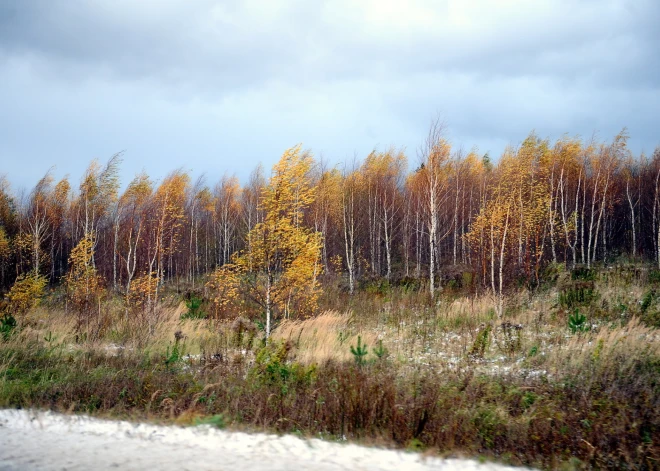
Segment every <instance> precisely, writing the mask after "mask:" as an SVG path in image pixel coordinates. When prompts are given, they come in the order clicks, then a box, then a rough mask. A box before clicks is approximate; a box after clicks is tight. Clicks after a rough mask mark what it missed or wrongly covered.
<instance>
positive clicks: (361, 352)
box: [351, 335, 369, 366]
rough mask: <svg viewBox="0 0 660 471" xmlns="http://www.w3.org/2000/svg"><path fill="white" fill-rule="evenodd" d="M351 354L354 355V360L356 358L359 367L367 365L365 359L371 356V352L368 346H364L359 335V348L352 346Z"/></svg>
mask: <svg viewBox="0 0 660 471" xmlns="http://www.w3.org/2000/svg"><path fill="white" fill-rule="evenodd" d="M351 353H352V354H353V358H355V363H356V364H357V365H358V366H362V365H364V364H365V362H366V360H365V358H364V357H366V356H367V355H368V354H369V350H368V348H367V344H364V345H363V344H362V337H360V336H359V335H358V341H357V347H354V346H353V345H351Z"/></svg>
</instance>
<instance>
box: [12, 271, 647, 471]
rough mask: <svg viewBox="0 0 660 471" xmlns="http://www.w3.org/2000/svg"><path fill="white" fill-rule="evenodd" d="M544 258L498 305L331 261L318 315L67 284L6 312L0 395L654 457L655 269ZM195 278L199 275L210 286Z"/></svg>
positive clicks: (23, 401) (47, 404)
mask: <svg viewBox="0 0 660 471" xmlns="http://www.w3.org/2000/svg"><path fill="white" fill-rule="evenodd" d="M658 275H659V273H658V272H657V271H656V270H654V269H653V268H652V267H650V266H648V265H644V264H639V263H637V264H635V263H629V262H621V263H619V264H612V265H610V266H601V267H598V268H595V269H586V268H578V269H576V270H566V269H564V268H563V267H561V266H551V267H550V268H549V269H548V270H547V271H546V272H545V273H544V278H543V280H544V281H543V283H542V284H541V285H540V286H538V287H536V288H535V289H533V290H530V289H528V288H525V287H520V288H519V289H512V290H511V291H510V292H509V294H508V295H507V296H506V299H505V303H504V311H503V313H502V315H501V316H498V314H497V305H498V299H497V297H494V296H492V295H490V294H489V293H488V292H479V290H477V289H475V287H474V286H473V285H470V284H469V283H466V282H465V281H469V279H468V280H463V281H464V282H463V283H462V282H461V281H456V280H448V281H447V280H445V281H444V282H443V284H442V286H441V287H440V289H439V290H438V292H437V293H436V296H435V298H434V299H430V297H429V296H428V292H427V289H426V286H425V282H424V281H423V280H418V279H412V278H405V279H401V280H398V281H386V280H384V279H370V280H365V281H363V282H362V283H361V284H360V286H359V287H358V289H357V290H356V291H355V292H354V294H353V295H350V294H349V292H348V289H347V287H346V281H345V280H344V279H343V278H341V277H332V276H326V277H325V278H324V279H323V281H322V291H321V296H320V298H319V300H318V303H319V312H320V313H319V314H317V315H315V316H310V317H308V318H306V319H301V318H297V319H286V318H282V319H279V321H278V322H277V323H276V324H275V326H274V330H273V332H272V334H271V336H270V338H269V339H268V340H267V341H266V339H265V332H264V330H263V323H262V322H261V321H260V319H258V318H257V319H255V318H252V319H248V318H245V317H240V316H239V317H237V316H227V317H226V318H217V317H214V316H210V315H209V312H210V308H211V306H212V303H211V302H210V301H209V299H208V297H207V296H208V293H207V289H206V288H204V285H203V283H197V286H198V287H197V288H192V285H190V284H186V283H178V284H174V283H170V284H167V285H166V286H165V287H164V288H163V290H162V291H161V298H160V299H159V303H158V306H157V309H156V311H155V316H156V318H155V320H154V319H153V318H150V319H149V320H148V321H146V320H144V319H143V318H142V317H140V316H136V315H134V313H133V312H130V311H128V310H127V309H126V308H125V306H124V305H123V303H122V299H121V298H119V297H112V296H109V297H107V298H105V299H104V300H103V302H102V303H100V304H99V306H98V310H97V311H96V314H95V315H93V316H90V317H89V318H88V319H87V324H86V325H85V326H84V328H82V329H81V328H80V326H79V325H78V321H77V319H76V316H75V315H73V314H72V313H71V312H67V305H66V302H65V300H66V297H65V296H64V295H63V294H62V292H61V288H57V287H55V288H53V289H51V290H50V291H48V292H47V295H46V296H45V298H44V299H43V301H42V303H41V304H40V305H39V306H38V307H36V308H34V309H32V310H30V311H29V312H28V313H26V314H25V315H24V316H23V317H22V318H20V319H16V325H15V326H14V325H13V323H11V322H9V321H8V320H7V319H8V317H5V318H4V320H3V325H2V329H3V340H2V341H0V405H1V406H2V407H20V408H46V409H52V410H57V411H63V412H70V413H85V414H92V415H97V416H103V417H115V418H129V419H132V420H148V421H155V422H167V423H177V424H181V425H195V424H199V423H210V424H213V425H216V426H218V427H229V428H234V429H236V428H238V429H245V430H253V431H257V430H259V431H263V430H267V431H277V432H280V433H294V434H299V435H301V436H306V437H321V438H324V439H327V440H339V441H343V440H350V441H356V442H360V443H367V444H371V445H384V446H389V447H397V448H406V449H409V450H414V451H421V452H425V453H432V454H438V455H442V456H470V457H474V456H480V457H483V458H485V459H494V460H497V461H500V462H505V463H510V464H516V465H523V464H524V465H531V466H534V467H539V468H544V469H605V468H617V469H657V468H658V466H659V465H660V462H659V461H658V460H659V459H660V440H659V436H660V334H659V332H658V330H657V329H658V327H659V326H660V276H658ZM200 286H201V288H200Z"/></svg>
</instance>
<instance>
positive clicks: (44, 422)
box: [0, 410, 512, 471]
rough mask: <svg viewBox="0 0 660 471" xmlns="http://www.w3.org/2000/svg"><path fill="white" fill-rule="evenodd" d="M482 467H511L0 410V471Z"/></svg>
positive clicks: (486, 469) (317, 442)
mask: <svg viewBox="0 0 660 471" xmlns="http://www.w3.org/2000/svg"><path fill="white" fill-rule="evenodd" d="M55 469H57V470H61V469H67V470H78V469H79V470H88V469H97V470H100V469H122V470H125V469H131V470H137V469H160V470H164V471H168V470H173V471H174V470H176V471H182V470H194V471H201V470H231V471H242V470H248V469H249V470H257V471H259V470H264V471H265V470H268V471H277V470H313V471H326V470H327V471H330V470H393V471H394V470H397V471H398V470H420V471H421V470H443V471H453V470H456V471H458V470H468V471H469V470H481V471H495V470H506V469H512V468H508V467H506V466H501V465H496V464H491V463H483V464H481V463H478V462H476V461H472V460H458V459H437V458H426V459H425V458H424V457H422V456H420V455H418V454H412V453H405V452H400V451H393V450H383V449H377V448H366V447H361V446H357V445H350V444H339V443H330V442H325V441H322V440H302V439H299V438H297V437H293V436H276V435H266V434H247V433H238V432H226V431H221V430H216V429H212V428H210V427H209V426H201V427H186V428H183V427H175V426H157V425H149V424H132V423H129V422H120V421H110V420H99V419H94V418H90V417H86V416H67V415H61V414H55V413H51V412H36V411H25V410H0V470H55Z"/></svg>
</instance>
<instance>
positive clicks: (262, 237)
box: [235, 146, 322, 335]
mask: <svg viewBox="0 0 660 471" xmlns="http://www.w3.org/2000/svg"><path fill="white" fill-rule="evenodd" d="M311 163H312V159H311V156H309V155H307V154H304V153H301V151H300V146H296V147H293V148H291V149H289V150H287V151H286V152H285V153H284V154H283V155H282V158H281V159H280V161H279V162H278V163H277V164H276V165H275V166H274V167H273V175H272V177H271V179H270V182H269V184H268V186H267V187H266V188H264V190H263V193H262V197H261V202H260V204H261V208H262V209H263V210H264V211H265V213H266V215H265V218H264V221H263V222H262V223H259V224H257V225H256V226H255V227H254V228H253V229H252V230H251V231H250V233H249V234H248V240H249V241H250V244H249V251H248V252H243V253H241V254H240V255H239V256H238V257H236V260H235V265H236V267H237V269H238V270H239V271H240V272H245V273H246V276H244V277H243V280H244V281H245V288H246V289H247V291H248V293H247V295H248V297H249V298H250V299H252V300H254V301H255V302H256V303H257V304H258V305H260V306H261V307H262V308H264V310H265V311H266V335H269V334H270V322H271V317H273V316H275V315H276V314H277V313H278V311H279V313H284V314H285V315H289V314H290V313H292V312H296V313H297V314H303V315H304V314H307V313H309V312H311V311H313V310H314V309H315V308H316V300H317V293H318V285H317V276H318V275H319V274H320V272H321V264H320V257H321V246H322V235H321V233H319V232H312V231H310V230H308V229H306V228H304V227H302V226H301V223H302V216H303V210H304V209H305V208H306V207H307V206H308V205H310V204H311V203H312V202H313V201H314V197H315V194H314V188H312V186H311V184H310V179H309V170H310V168H311Z"/></svg>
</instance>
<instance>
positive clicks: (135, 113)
mask: <svg viewBox="0 0 660 471" xmlns="http://www.w3.org/2000/svg"><path fill="white" fill-rule="evenodd" d="M659 20H660V2H658V1H657V0H629V1H627V0H571V1H569V0H547V1H546V0H529V1H509V0H507V1H502V0H498V1H495V0H493V1H486V0H483V1H482V0H455V1H453V0H447V1H413V0H408V1H400V0H373V1H368V0H359V1H355V0H338V1H330V0H328V1H313V0H300V1H285V0H277V1H275V0H240V1H238V0H236V1H211V0H158V1H157V0H139V1H138V0H107V1H102V0H97V1H91V0H0V110H1V112H0V174H2V173H5V174H7V175H8V177H9V179H10V180H11V181H12V182H13V183H14V184H15V186H21V185H26V186H31V185H32V184H34V183H35V182H36V180H37V179H38V178H40V177H41V176H42V175H43V174H44V173H45V172H46V171H47V170H48V169H49V168H50V167H51V166H53V165H54V166H56V169H55V176H56V177H58V178H59V177H62V176H64V175H65V174H69V175H70V176H71V178H72V179H73V180H74V181H76V182H77V181H78V179H79V178H80V175H81V173H82V170H83V169H84V167H86V165H87V164H88V163H89V161H90V160H91V159H92V158H100V159H101V160H106V159H107V158H108V157H109V156H111V155H112V154H113V153H115V152H117V151H120V150H126V153H125V159H124V163H123V165H122V177H123V180H124V182H126V181H127V180H129V179H130V178H132V176H133V175H134V174H135V173H136V172H138V171H140V170H142V169H145V170H146V171H147V172H148V173H149V174H150V175H152V176H153V177H155V178H161V177H163V176H164V175H165V174H167V173H168V172H169V171H170V170H173V169H176V168H179V167H183V168H184V169H188V170H191V171H192V172H193V175H195V176H196V175H199V174H201V173H202V172H206V174H207V176H208V179H209V183H213V182H214V180H215V179H217V178H218V177H219V176H221V175H222V174H223V173H224V172H225V171H228V172H230V173H236V174H237V175H238V176H239V177H240V178H241V179H245V178H246V176H247V175H248V174H249V172H250V171H251V170H252V169H253V168H254V167H255V165H256V164H257V163H258V162H262V163H263V164H264V166H265V167H266V168H267V169H269V168H270V166H271V165H272V164H273V163H274V162H275V161H276V160H277V159H278V158H279V156H280V155H281V153H282V151H283V150H284V149H286V148H287V147H290V146H292V145H295V144H296V143H299V142H302V143H303V145H304V146H305V147H307V148H311V149H312V150H313V152H314V153H315V154H316V155H317V156H318V155H323V156H324V157H325V158H326V159H328V160H329V161H332V162H339V161H344V160H347V159H351V158H352V157H353V155H354V154H357V155H358V156H359V157H364V156H365V155H366V154H367V153H368V152H369V151H370V150H371V149H373V148H374V147H377V148H380V149H384V148H387V147H389V146H390V145H395V146H398V147H405V148H406V150H407V154H408V156H409V158H410V159H411V160H412V161H413V162H415V161H416V159H417V149H418V147H419V144H420V142H421V141H422V139H423V136H424V134H425V132H426V130H427V128H428V124H429V122H430V120H431V119H432V117H433V116H434V115H436V114H437V113H441V114H442V116H443V117H444V119H445V121H446V122H447V124H448V125H449V128H448V134H449V137H450V138H451V140H452V141H453V142H454V143H456V145H462V146H463V147H464V148H466V149H469V148H471V147H473V146H478V148H479V150H480V151H481V152H486V151H490V153H491V154H492V155H496V154H499V153H500V152H501V151H502V150H503V148H504V147H505V146H506V145H507V144H509V143H511V144H517V143H519V142H520V141H521V140H522V139H523V138H524V137H525V136H526V135H527V134H528V133H529V132H530V131H531V130H532V129H535V130H536V132H537V134H539V135H540V136H541V137H551V138H554V137H557V136H560V135H561V134H563V133H570V134H580V135H582V136H585V137H589V136H591V135H592V133H594V132H596V133H598V136H600V137H601V138H604V139H605V138H606V139H610V138H611V137H612V136H613V135H614V134H616V133H617V132H618V131H619V130H620V129H621V128H622V127H623V126H627V127H628V129H629V132H630V136H631V140H630V145H631V148H632V149H633V151H634V152H636V153H639V152H641V151H646V152H647V153H651V152H652V151H653V149H654V148H655V147H656V146H657V145H659V144H660V127H659V126H658V118H659V117H660V27H659V26H658V25H659V23H660V22H659Z"/></svg>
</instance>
